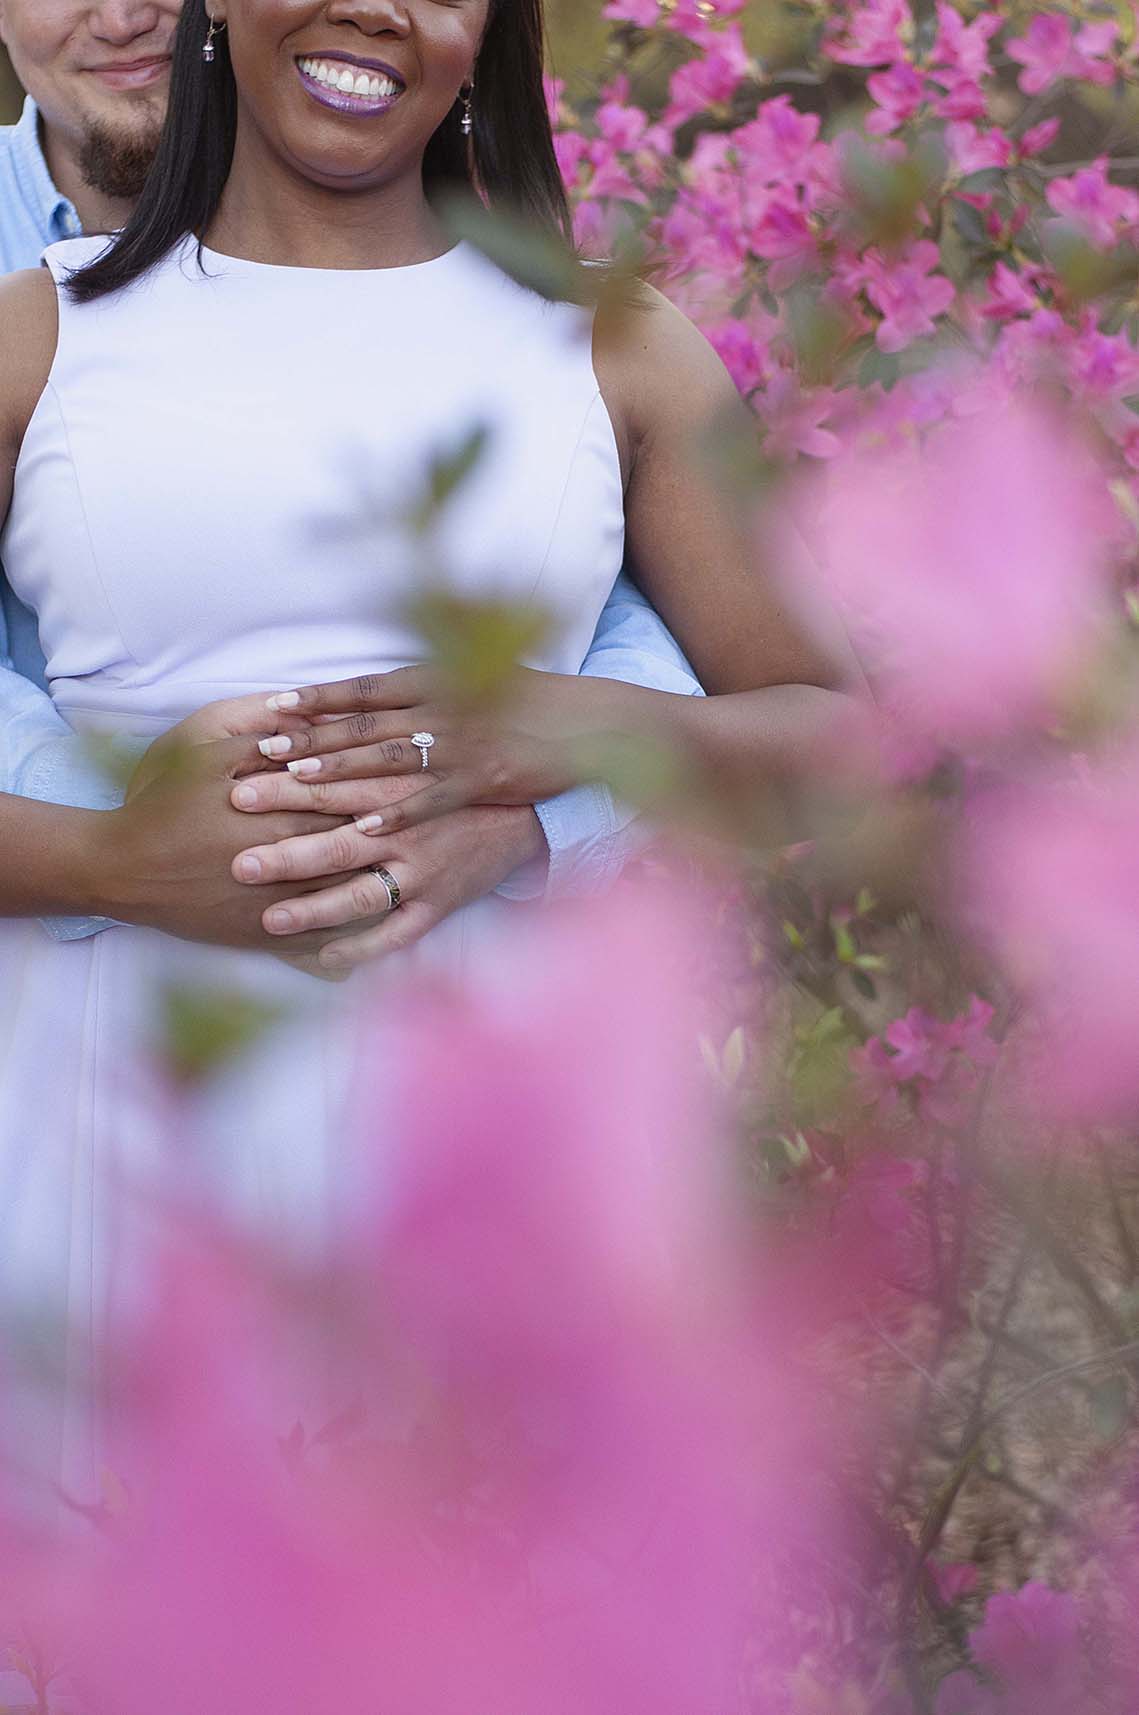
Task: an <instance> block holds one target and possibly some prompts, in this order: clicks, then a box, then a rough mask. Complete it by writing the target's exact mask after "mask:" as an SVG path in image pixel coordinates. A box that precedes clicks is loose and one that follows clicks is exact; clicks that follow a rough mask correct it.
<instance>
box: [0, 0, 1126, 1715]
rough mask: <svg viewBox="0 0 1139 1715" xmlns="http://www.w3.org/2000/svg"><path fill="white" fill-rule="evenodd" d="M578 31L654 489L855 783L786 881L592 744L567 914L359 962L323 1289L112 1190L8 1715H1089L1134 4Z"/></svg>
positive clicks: (711, 789) (845, 788)
mask: <svg viewBox="0 0 1139 1715" xmlns="http://www.w3.org/2000/svg"><path fill="white" fill-rule="evenodd" d="M606 16H607V18H608V19H609V22H610V26H611V39H610V46H609V54H608V60H607V63H606V66H605V68H604V70H603V72H602V74H601V75H600V77H596V78H590V79H586V78H584V77H581V76H578V77H576V78H574V79H570V80H567V81H566V82H560V81H557V80H555V79H551V83H550V91H549V93H550V101H551V106H552V109H553V111H554V113H555V116H556V121H557V141H558V149H559V156H560V160H561V164H562V167H563V170H564V173H565V176H566V180H567V183H568V184H569V186H570V188H571V192H572V195H573V200H574V207H575V211H576V220H577V223H578V235H579V238H580V241H581V244H582V246H583V248H584V249H585V250H586V251H587V252H591V253H593V254H594V255H605V256H615V257H616V258H617V260H618V263H619V265H620V264H622V263H629V264H630V265H635V266H636V267H637V268H638V269H639V270H642V271H644V272H645V273H647V274H648V276H649V277H650V278H651V279H652V280H654V281H655V283H656V284H657V285H658V286H659V287H660V288H661V289H662V290H663V291H664V292H665V293H666V294H667V295H668V296H670V297H672V298H673V299H674V300H675V301H676V302H677V303H678V304H679V305H680V306H681V307H682V308H684V309H685V310H686V311H687V312H688V313H689V314H691V315H692V316H693V317H694V318H695V319H696V320H697V321H698V322H699V323H700V325H701V326H702V327H703V328H704V329H705V331H706V332H707V334H708V336H709V338H710V339H711V340H712V341H713V343H714V344H715V345H716V347H717V349H718V350H719V351H720V353H721V355H722V356H723V358H724V360H725V362H726V364H727V365H728V367H729V369H730V370H731V373H732V375H733V377H734V379H735V381H736V383H737V385H738V387H739V389H740V392H741V394H742V395H743V396H744V397H745V398H746V399H747V401H748V402H749V403H750V404H751V406H752V407H753V412H754V415H753V418H752V419H750V420H749V422H750V426H749V427H748V429H747V431H746V433H745V432H741V430H740V428H739V426H738V425H730V426H729V425H725V424H722V423H712V424H709V425H708V426H707V431H706V433H705V434H704V435H703V436H702V437H701V438H700V439H699V441H698V442H694V444H693V448H692V456H693V457H694V458H702V459H705V460H706V461H708V464H709V468H710V469H712V470H713V472H714V473H716V474H717V475H718V477H719V479H720V480H721V481H722V483H723V485H724V497H725V499H724V503H725V504H726V505H727V504H730V505H733V506H737V507H742V508H744V509H745V516H746V517H747V518H748V519H749V521H750V527H751V530H752V535H753V540H754V544H755V554H756V559H757V564H762V566H763V568H764V570H765V571H766V573H767V574H768V575H769V576H771V577H773V578H775V579H777V580H780V581H781V583H782V586H783V588H784V589H785V591H786V596H787V600H788V601H789V602H794V603H795V604H797V605H798V607H799V609H800V611H801V612H802V614H803V616H804V620H805V623H807V624H809V625H819V626H821V627H823V626H834V625H836V624H838V623H841V624H842V626H844V627H845V630H846V632H847V634H848V635H849V636H850V638H851V639H852V641H853V643H854V644H855V647H856V650H857V653H858V655H859V658H860V660H861V662H862V664H863V666H864V668H865V672H866V675H867V680H868V685H869V688H870V692H871V694H872V696H871V700H872V704H873V709H874V717H873V718H874V725H875V731H874V735H873V736H874V741H875V742H874V743H873V744H872V745H869V746H866V745H860V746H859V747H858V751H857V754H855V753H854V751H853V750H852V749H849V748H847V747H845V746H844V745H843V744H842V743H841V742H839V743H838V744H836V746H835V747H834V748H833V750H832V751H831V752H830V753H826V751H825V747H823V750H822V751H821V753H820V756H819V758H818V767H817V769H816V770H815V771H814V773H813V774H812V776H811V778H810V779H809V780H808V781H807V782H806V783H805V784H804V785H803V787H802V788H801V789H800V791H799V793H798V801H797V802H796V803H795V804H794V805H793V806H791V808H792V809H793V810H794V814H795V821H796V826H797V830H798V831H800V832H802V833H803V835H804V837H803V838H801V839H800V840H799V842H798V843H797V844H796V845H794V846H791V847H788V846H787V845H786V843H785V834H784V833H783V832H782V829H783V828H784V826H785V818H781V819H780V820H779V821H778V822H777V821H775V820H773V818H772V809H773V806H772V803H771V802H770V800H769V798H767V797H765V795H764V794H763V793H761V792H760V791H759V790H758V788H757V790H756V792H755V794H754V796H750V795H748V794H744V793H739V792H738V791H737V792H732V793H728V794H726V793H725V791H724V789H723V787H722V785H718V784H717V783H716V782H714V781H711V780H704V779H702V778H700V777H699V775H698V774H694V772H693V767H692V764H691V760H690V759H687V758H662V757H660V756H657V755H654V756H652V757H649V756H637V755H630V754H629V753H628V751H627V748H626V749H623V750H622V751H621V753H620V755H618V754H616V753H615V754H614V757H613V758H612V766H613V776H614V781H615V783H617V784H619V786H620V788H621V790H622V791H623V792H625V793H626V794H627V795H630V796H633V797H636V796H637V795H638V794H641V795H642V796H643V797H644V798H645V799H646V801H647V802H651V811H652V815H653V817H654V819H655V823H656V826H657V827H658V829H659V831H660V835H661V837H660V839H659V841H658V842H657V844H656V845H655V846H654V847H653V848H652V849H651V850H650V852H649V853H648V854H647V855H646V857H645V858H644V859H643V860H642V861H641V863H640V864H639V865H638V867H637V869H636V871H635V872H634V873H633V874H631V875H630V877H629V878H628V879H627V880H626V882H624V883H623V884H622V889H621V891H620V892H619V894H618V896H617V897H616V898H615V899H614V900H612V901H610V902H607V903H606V902H601V903H594V904H591V905H588V906H586V905H581V906H578V907H575V908H574V909H573V911H572V912H570V913H569V914H568V915H567V916H566V917H565V918H558V917H557V916H556V915H555V916H553V917H552V918H551V921H550V922H549V923H548V925H547V926H546V927H545V928H544V929H543V930H542V931H541V932H540V933H539V932H537V931H534V930H533V929H530V928H528V929H527V933H526V937H525V941H524V943H523V944H521V945H517V946H514V947H509V946H508V947H505V948H504V949H503V951H502V953H501V957H500V964H499V967H498V969H497V970H496V972H495V975H494V978H493V980H489V979H488V980H487V981H485V982H482V983H481V984H480V983H475V984H474V985H472V986H468V987H467V988H466V989H462V988H446V989H442V990H441V989H440V988H439V987H438V986H435V987H429V986H428V987H422V988H419V989H415V990H409V991H408V992H407V993H406V994H405V995H404V996H403V997H402V999H401V1005H400V1007H399V1008H398V1009H397V1010H398V1016H396V1017H395V1019H394V1022H393V1009H392V1007H391V1004H390V996H387V995H385V996H383V997H382V998H381V996H380V995H379V994H377V996H376V998H375V999H374V1000H372V999H371V998H370V993H369V990H368V988H367V979H366V978H363V979H361V980H362V982H363V988H362V991H361V992H362V994H363V997H364V999H363V1020H364V1025H363V1027H364V1028H365V1029H368V1030H371V1031H372V1032H374V1038H375V1041H376V1042H377V1044H380V1043H382V1044H383V1052H382V1053H379V1052H378V1053H377V1058H376V1066H377V1069H376V1071H375V1072H374V1074H372V1073H369V1074H368V1075H367V1076H366V1077H365V1078H364V1080H363V1082H362V1086H361V1088H360V1091H359V1103H358V1106H359V1112H360V1115H361V1122H360V1125H359V1128H358V1136H357V1137H356V1138H355V1139H354V1143H353V1147H354V1150H355V1152H356V1153H355V1157H354V1159H353V1162H352V1176H353V1177H352V1183H353V1187H354V1193H353V1196H352V1198H351V1216H350V1218H349V1219H348V1221H347V1224H346V1226H345V1228H344V1230H343V1231H342V1232H341V1233H340V1234H339V1235H338V1242H337V1244H336V1246H335V1247H334V1250H333V1252H332V1254H331V1255H329V1256H325V1255H323V1254H321V1255H314V1254H313V1253H312V1252H311V1251H310V1250H306V1249H304V1248H303V1247H302V1248H301V1249H300V1250H298V1249H296V1248H295V1247H292V1246H290V1245H289V1244H287V1243H285V1242H283V1241H281V1242H270V1241H269V1240H267V1239H265V1238H264V1237H260V1238H257V1239H255V1240H254V1239H252V1238H251V1237H250V1234H249V1232H248V1231H247V1230H245V1229H241V1228H239V1227H237V1226H235V1225H233V1224H230V1223H227V1222H226V1221H225V1220H224V1219H223V1218H222V1217H221V1216H220V1215H219V1213H218V1212H217V1211H216V1210H213V1211H208V1210H203V1209H202V1208H201V1207H200V1206H198V1205H197V1204H193V1205H187V1204H183V1203H166V1204H162V1205H159V1206H158V1207H156V1208H155V1210H154V1211H153V1216H154V1218H153V1221H152V1223H151V1228H150V1235H149V1244H150V1247H151V1251H152V1255H151V1259H150V1261H151V1267H152V1271H153V1272H152V1276H151V1279H152V1281H153V1285H152V1287H151V1288H150V1290H148V1292H147V1294H146V1296H145V1303H144V1304H143V1305H141V1306H139V1305H135V1306H134V1309H133V1311H132V1315H131V1318H130V1321H129V1326H127V1327H125V1328H124V1329H123V1331H122V1339H121V1343H120V1344H119V1345H117V1346H115V1347H113V1349H112V1350H110V1351H109V1352H108V1355H107V1375H108V1377H109V1378H110V1380H111V1385H110V1386H109V1394H110V1398H111V1401H112V1404H113V1410H112V1411H111V1412H110V1419H111V1421H110V1423H109V1425H108V1428H107V1430H106V1435H105V1464H104V1469H103V1474H102V1477H101V1478H100V1480H99V1482H98V1483H97V1484H96V1485H95V1487H94V1488H93V1489H92V1490H90V1491H88V1490H86V1489H83V1490H79V1489H77V1488H75V1487H65V1489H64V1491H63V1492H62V1493H60V1494H58V1495H57V1496H56V1497H55V1505H54V1507H53V1509H50V1510H51V1512H52V1516H51V1517H50V1519H49V1518H48V1516H47V1511H48V1510H49V1509H43V1510H41V1511H37V1510H36V1509H35V1508H34V1507H33V1508H29V1507H28V1506H27V1505H26V1504H21V1501H20V1496H21V1466H20V1464H19V1461H18V1459H17V1460H16V1461H15V1462H14V1463H13V1464H12V1468H11V1470H10V1471H9V1473H8V1475H7V1478H6V1480H5V1482H4V1483H3V1485H0V1498H5V1497H6V1501H7V1512H8V1519H9V1522H8V1526H7V1529H6V1533H5V1543H4V1553H3V1555H2V1556H0V1624H2V1626H3V1631H4V1635H5V1637H6V1638H8V1639H10V1641H11V1656H10V1663H11V1669H12V1673H11V1681H10V1690H8V1693H7V1700H8V1702H9V1703H10V1704H11V1706H13V1707H19V1708H33V1709H35V1710H36V1711H37V1715H48V1712H53V1711H57V1710H58V1711H63V1710H67V1709H72V1708H80V1709H83V1710H89V1711H91V1712H92V1715H152V1712H153V1711H154V1710H156V1709H159V1708H160V1709H162V1710H163V1711H169V1712H170V1715H178V1712H179V1711H181V1710H185V1711H186V1712H187V1715H190V1712H192V1715H239V1712H241V1711H246V1710H249V1711H253V1710H257V1711H260V1710H265V1711H270V1710H272V1711H274V1712H283V1715H345V1712H347V1715H352V1712H355V1711H357V1710H358V1711H360V1715H379V1712H381V1711H382V1712H383V1715H450V1712H452V1711H454V1712H455V1715H459V1712H460V1711H461V1712H462V1715H561V1712H562V1711H564V1712H565V1715H570V1712H573V1715H577V1712H579V1711H590V1712H596V1715H610V1712H612V1715H618V1712H619V1715H635V1712H638V1711H642V1710H643V1711H644V1712H645V1715H649V1712H651V1715H668V1712H669V1711H675V1712H676V1715H1021V1712H1023V1715H1027V1712H1028V1711H1032V1715H1071V1712H1072V1711H1074V1710H1079V1711H1081V1712H1082V1711H1084V1710H1088V1711H1102V1712H1103V1715H1131V1712H1132V1711H1133V1710H1134V1708H1135V1707H1136V1706H1137V1705H1139V1650H1137V1648H1136V1643H1135V1638H1134V1613H1135V1610H1136V1602H1137V1600H1139V1535H1137V1532H1136V1523H1137V1509H1139V1464H1137V1453H1139V1433H1137V1424H1136V1409H1135V1407H1136V1402H1135V1377H1136V1363H1137V1361H1139V1156H1137V1153H1136V1148H1135V1135H1136V1130H1137V1127H1136V1121H1137V1118H1139V1022H1137V1021H1139V855H1137V854H1139V737H1137V734H1139V728H1137V718H1136V717H1137V708H1136V694H1135V689H1134V686H1135V666H1136V649H1137V637H1136V628H1137V625H1139V591H1137V590H1136V582H1135V570H1136V548H1137V531H1139V493H1137V489H1136V483H1137V480H1139V478H1137V473H1139V437H1137V430H1139V415H1137V413H1136V405H1137V403H1139V371H1137V369H1136V362H1137V345H1136V341H1137V338H1139V327H1137V322H1136V318H1137V316H1139V298H1137V295H1136V268H1135V260H1136V245H1137V242H1139V190H1137V189H1136V188H1135V184H1136V182H1137V181H1139V161H1137V158H1136V157H1137V154H1139V151H1137V150H1136V147H1135V132H1136V127H1137V124H1139V100H1137V98H1136V83H1137V79H1139V38H1137V29H1136V24H1137V17H1136V8H1134V7H1133V6H1131V5H1122V4H1121V5H1116V4H1111V5H1107V4H1103V5H1100V4H1096V3H1095V0H1088V3H1087V4H1084V5H1082V6H1079V7H1076V6H1066V5H1053V6H1033V5H1019V4H1017V5H1013V4H1009V5H989V6H983V7H977V6H971V5H954V4H950V3H949V0H938V3H937V4H936V5H925V4H914V5H912V6H911V5H910V4H908V3H907V0H851V3H849V4H825V3H823V0H798V3H790V0H788V3H787V4H782V5H775V4H773V5H771V6H764V7H762V8H760V7H752V8H749V7H746V6H745V5H744V4H743V3H742V0H610V3H609V4H608V5H607V7H606ZM546 260H547V262H548V258H546ZM523 271H525V270H523ZM456 480H458V479H457V478H456ZM436 486H437V487H439V488H440V489H445V488H446V487H447V486H448V485H447V484H446V483H440V484H436ZM447 611H448V614H449V616H450V617H449V619H448V623H449V624H450V623H458V621H456V617H455V614H454V612H453V611H452V610H451V609H450V608H448V610H447ZM454 653H456V656H457V657H464V651H463V650H462V649H460V650H457V651H455V652H454ZM468 653H469V652H468ZM780 808H781V810H782V811H784V812H785V811H786V809H787V808H788V806H787V805H786V804H783V805H781V806H780ZM694 854H695V855H694ZM680 901H691V904H692V908H691V909H690V910H688V909H680V908H678V902H680ZM215 1022H216V1021H215ZM215 1034H216V1032H215ZM223 1034H224V1032H223ZM213 1040H214V1035H211V1036H210V1041H211V1042H213ZM441 1044H445V1051H444V1050H441V1048H440V1045H441ZM184 1046H185V1044H184V1043H183V1047H184ZM381 1067H382V1068H383V1072H382V1074H381V1071H380V1070H379V1068H381ZM393 1067H394V1068H395V1069H396V1073H397V1074H398V1075H397V1076H394V1077H393V1075H392V1068H393ZM166 1071H167V1075H168V1076H169V1078H170V1081H171V1086H172V1089H173V1090H174V1092H175V1096H176V1098H177V1100H178V1101H179V1102H183V1103H184V1102H186V1101H187V1100H189V1096H188V1091H189V1092H190V1094H192V1089H193V1088H194V1087H196V1086H199V1085H200V1086H208V1083H209V1079H210V1075H211V1055H210V1054H197V1055H195V1056H193V1057H192V1059H188V1058H187V1056H186V1054H185V1053H184V1052H183V1053H181V1054H175V1055H173V1056H172V1057H171V1060H170V1064H169V1065H168V1066H167V1068H166ZM172 1099H173V1098H172ZM185 1111H188V1110H185ZM8 1362H9V1369H8V1371H7V1373H6V1376H5V1381H6V1410H7V1415H8V1416H9V1417H10V1416H12V1415H13V1414H15V1415H16V1416H19V1417H20V1418H21V1421H22V1422H23V1423H24V1425H25V1427H26V1425H27V1424H28V1423H30V1424H32V1425H34V1424H35V1423H36V1422H37V1421H38V1419H37V1416H36V1413H35V1410H34V1409H33V1408H32V1407H30V1406H28V1404H27V1400H28V1398H29V1397H30V1396H31V1395H34V1393H35V1391H36V1389H37V1388H42V1389H45V1390H48V1391H50V1387H51V1385H52V1382H53V1378H52V1377H51V1376H50V1375H45V1374H43V1373H40V1372H37V1371H36V1370H35V1366H34V1365H32V1366H31V1369H30V1372H29V1373H28V1374H25V1373H24V1371H23V1369H22V1368H21V1367H20V1366H19V1364H15V1363H14V1360H12V1359H9V1360H8ZM17 1407H18V1410H17ZM4 1439H5V1444H6V1445H8V1444H11V1445H13V1446H17V1447H18V1445H19V1436H18V1435H15V1434H13V1435H9V1434H8V1433H7V1431H6V1433H5V1437H4ZM56 1515H58V1516H56ZM60 1519H62V1521H63V1523H62V1528H61V1525H60Z"/></svg>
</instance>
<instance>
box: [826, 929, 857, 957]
mask: <svg viewBox="0 0 1139 1715" xmlns="http://www.w3.org/2000/svg"><path fill="white" fill-rule="evenodd" d="M831 932H832V933H833V935H834V948H835V952H836V953H837V955H838V960H839V963H840V964H842V965H852V964H853V963H854V961H855V958H856V957H857V954H858V946H857V944H856V942H855V939H854V936H853V935H852V934H851V933H850V930H849V929H848V928H847V926H846V924H845V923H843V922H842V921H841V919H840V920H839V921H837V922H836V921H834V920H832V922H831Z"/></svg>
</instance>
